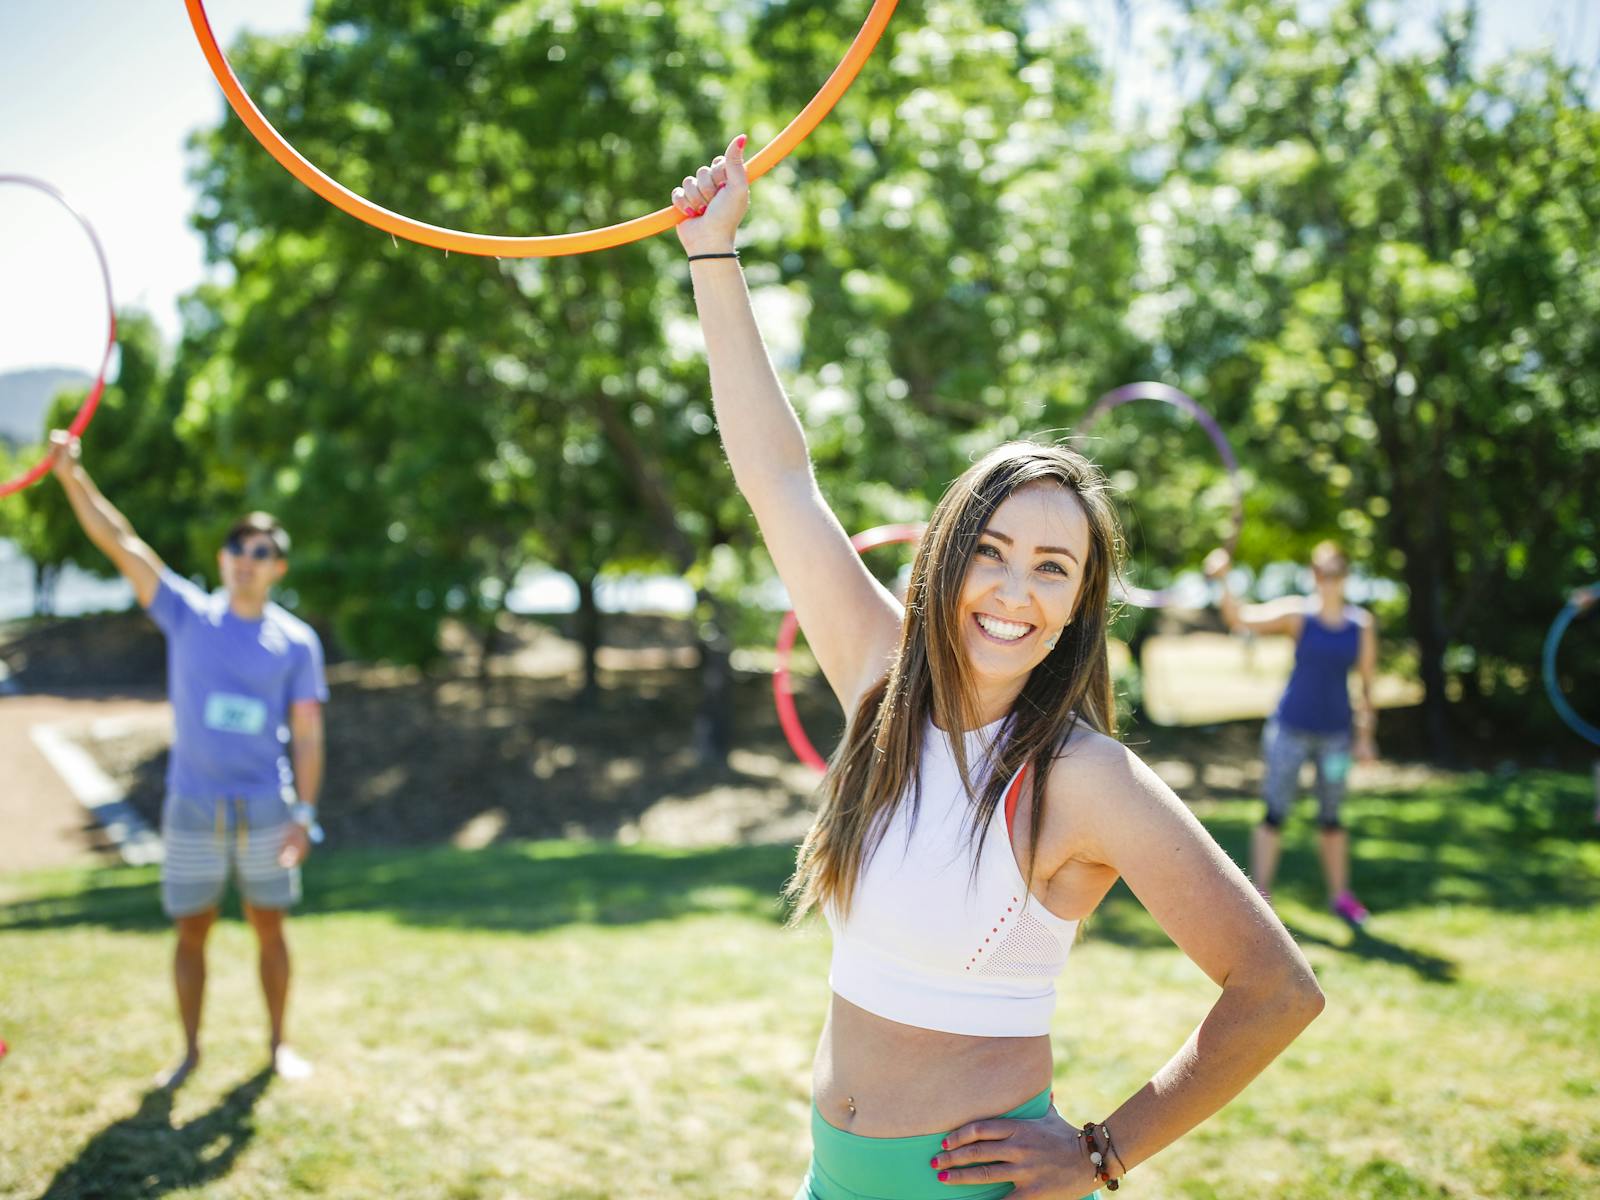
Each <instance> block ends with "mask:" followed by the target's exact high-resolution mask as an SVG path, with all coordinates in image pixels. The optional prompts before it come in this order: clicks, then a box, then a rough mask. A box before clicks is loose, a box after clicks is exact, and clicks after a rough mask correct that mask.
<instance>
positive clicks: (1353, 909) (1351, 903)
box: [1328, 888, 1372, 929]
mask: <svg viewBox="0 0 1600 1200" xmlns="http://www.w3.org/2000/svg"><path fill="white" fill-rule="evenodd" d="M1328 907H1329V908H1331V909H1332V910H1333V911H1334V914H1335V915H1336V916H1340V917H1343V918H1344V919H1345V920H1346V921H1348V922H1350V924H1352V925H1354V926H1356V927H1357V928H1358V929H1359V928H1360V927H1361V926H1363V925H1365V924H1366V923H1367V918H1368V917H1370V916H1372V914H1371V913H1369V912H1368V911H1367V907H1366V905H1364V904H1362V903H1361V901H1359V900H1357V899H1356V897H1355V893H1354V892H1352V891H1350V890H1349V889H1348V888H1347V889H1345V890H1344V891H1342V892H1340V893H1339V894H1338V895H1337V896H1335V897H1334V898H1333V903H1332V904H1330V905H1328Z"/></svg>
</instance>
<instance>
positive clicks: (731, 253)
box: [689, 250, 739, 262]
mask: <svg viewBox="0 0 1600 1200" xmlns="http://www.w3.org/2000/svg"><path fill="white" fill-rule="evenodd" d="M738 257H739V252H738V251H737V250H726V251H723V252H721V253H718V254H691V255H689V261H690V262H699V261H700V260H701V259H703V258H738Z"/></svg>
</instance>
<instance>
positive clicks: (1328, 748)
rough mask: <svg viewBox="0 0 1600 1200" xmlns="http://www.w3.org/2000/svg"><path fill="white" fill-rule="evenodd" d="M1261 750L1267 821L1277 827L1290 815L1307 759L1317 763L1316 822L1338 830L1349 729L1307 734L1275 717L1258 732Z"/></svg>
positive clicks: (1346, 776) (1346, 777)
mask: <svg viewBox="0 0 1600 1200" xmlns="http://www.w3.org/2000/svg"><path fill="white" fill-rule="evenodd" d="M1261 752H1262V755H1263V757H1264V758H1265V759H1266V764H1267V775H1266V780H1265V782H1264V783H1263V785H1262V796H1263V798H1264V799H1265V800H1266V802H1267V814H1266V816H1265V817H1264V818H1263V820H1264V821H1265V822H1266V824H1268V825H1271V826H1272V827H1273V828H1275V829H1276V828H1277V827H1278V826H1280V825H1282V824H1283V822H1284V818H1286V817H1287V816H1288V815H1289V806H1290V805H1291V804H1293V803H1294V799H1295V796H1296V795H1298V794H1299V791H1300V768H1301V767H1303V766H1304V765H1305V763H1306V760H1307V759H1310V760H1311V761H1312V762H1313V763H1315V764H1316V768H1317V778H1316V793H1317V824H1319V825H1321V826H1322V827H1323V828H1324V829H1339V828H1342V824H1341V822H1340V820H1339V806H1340V805H1341V804H1342V803H1343V802H1344V796H1345V791H1346V788H1347V784H1348V781H1349V778H1350V731H1349V730H1345V731H1343V732H1341V733H1310V732H1308V731H1306V730H1304V729H1291V728H1289V727H1288V726H1287V725H1284V724H1282V723H1281V722H1279V721H1278V720H1277V719H1276V718H1274V719H1273V720H1270V721H1268V722H1267V726H1266V728H1265V729H1264V730H1262V733H1261Z"/></svg>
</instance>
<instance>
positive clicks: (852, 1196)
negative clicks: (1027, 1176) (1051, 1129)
mask: <svg viewBox="0 0 1600 1200" xmlns="http://www.w3.org/2000/svg"><path fill="white" fill-rule="evenodd" d="M1049 1111H1050V1089H1049V1088H1046V1089H1045V1090H1044V1091H1042V1092H1040V1093H1039V1094H1038V1095H1037V1096H1035V1097H1034V1098H1033V1099H1032V1100H1029V1101H1027V1102H1026V1103H1024V1104H1021V1105H1019V1106H1018V1107H1016V1108H1013V1109H1012V1110H1011V1111H1010V1112H1008V1113H1002V1114H1001V1116H1002V1117H1005V1118H1016V1119H1020V1120H1038V1119H1039V1118H1040V1117H1042V1116H1044V1115H1045V1114H1046V1113H1047V1112H1049ZM944 1136H945V1135H944V1134H942V1133H926V1134H922V1135H920V1136H918V1137H899V1138H872V1137H860V1136H858V1135H856V1134H854V1133H846V1132H845V1131H844V1130H842V1129H839V1128H836V1127H835V1126H833V1125H829V1124H828V1123H827V1122H826V1121H824V1120H823V1119H822V1114H821V1113H820V1112H818V1111H817V1106H816V1105H815V1104H813V1105H812V1106H811V1169H810V1170H809V1171H807V1172H806V1177H805V1181H804V1182H803V1183H801V1185H800V1190H799V1191H798V1192H796V1193H795V1194H794V1200H956V1198H957V1197H959V1198H960V1200H998V1198H999V1197H1001V1196H1005V1195H1007V1194H1009V1193H1010V1192H1011V1191H1012V1185H1011V1184H1009V1183H980V1184H950V1183H940V1182H939V1177H938V1174H937V1173H936V1172H935V1171H934V1170H933V1169H932V1168H931V1167H929V1166H928V1160H929V1159H930V1158H932V1157H933V1156H934V1155H935V1154H937V1153H939V1141H940V1139H941V1138H943V1137H944ZM1099 1196H1100V1193H1099V1192H1094V1193H1092V1194H1091V1195H1089V1196H1086V1197H1084V1200H1099Z"/></svg>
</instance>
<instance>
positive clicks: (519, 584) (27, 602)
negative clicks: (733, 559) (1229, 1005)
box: [0, 538, 1400, 621]
mask: <svg viewBox="0 0 1600 1200" xmlns="http://www.w3.org/2000/svg"><path fill="white" fill-rule="evenodd" d="M1309 574H1310V573H1309V571H1307V570H1306V569H1305V568H1303V567H1301V566H1299V565H1298V564H1295V563H1273V564H1271V565H1270V566H1268V567H1267V568H1265V569H1264V571H1263V572H1262V578H1261V581H1260V585H1259V588H1258V589H1257V594H1258V595H1263V596H1278V595H1283V594H1285V593H1288V592H1293V591H1298V590H1306V589H1308V588H1309V586H1310V584H1309V578H1308V576H1309ZM1176 591H1177V593H1178V595H1177V597H1176V602H1177V604H1178V605H1179V606H1180V607H1181V606H1192V607H1201V606H1203V605H1204V604H1205V603H1206V602H1207V596H1208V593H1209V586H1208V584H1207V583H1206V581H1205V580H1204V579H1203V578H1201V577H1200V576H1199V575H1198V574H1197V573H1192V574H1186V575H1184V576H1181V577H1180V578H1179V580H1178V586H1177V588H1176ZM1347 594H1348V595H1349V597H1350V601H1351V603H1353V604H1366V603H1370V602H1371V601H1373V600H1389V599H1392V598H1393V597H1395V596H1397V595H1399V594H1400V587H1399V585H1398V584H1396V583H1395V582H1394V581H1393V580H1389V579H1370V578H1362V577H1360V576H1356V577H1353V578H1352V579H1351V580H1350V583H1349V586H1348V592H1347ZM745 601H746V602H747V603H751V604H755V605H757V606H759V607H762V608H766V609H770V610H773V611H780V612H781V611H782V610H783V609H785V608H787V607H788V606H789V601H788V597H787V596H786V595H785V594H784V591H783V588H782V587H781V586H779V585H777V584H776V582H775V581H774V583H773V585H772V586H769V587H763V588H757V589H753V590H752V592H751V594H749V595H747V596H746V597H745ZM595 602H596V603H597V604H598V605H599V607H600V610H601V611H602V612H616V613H662V614H665V615H668V616H676V617H682V616H687V615H688V614H689V613H691V612H693V611H694V589H693V588H692V587H690V586H689V584H688V583H687V582H685V581H684V580H682V579H680V578H678V577H677V576H675V575H621V576H617V577H615V578H611V579H602V580H601V581H600V582H599V583H598V584H597V585H596V586H595ZM132 607H133V589H132V588H131V587H129V586H128V584H127V583H126V582H125V581H124V580H121V579H96V578H95V577H94V576H93V575H90V574H89V573H88V572H86V571H80V570H78V568H76V567H72V566H69V567H67V568H66V570H65V571H63V572H62V575H61V579H60V582H58V583H57V584H56V612H57V614H58V615H60V616H64V617H75V616H79V615H81V614H83V613H92V612H120V611H122V610H123V609H126V608H132ZM506 607H507V608H509V609H510V610H511V611H512V612H514V613H570V612H573V611H574V610H576V609H577V607H578V586H577V584H575V583H573V582H572V579H571V577H570V576H567V575H563V574H562V573H561V572H560V571H551V570H548V569H545V568H534V567H529V568H528V569H526V570H524V571H523V572H522V573H521V574H520V575H518V576H517V579H516V583H515V584H514V585H513V586H512V588H511V595H510V596H509V597H508V598H507V601H506ZM36 611H37V609H36V606H35V597H34V594H33V563H32V562H30V561H29V560H28V559H27V558H25V557H23V555H22V552H21V551H20V550H18V549H17V547H16V545H15V544H14V543H12V542H9V541H7V540H6V539H4V538H0V621H10V620H15V619H17V618H19V617H31V616H33V615H35V613H36Z"/></svg>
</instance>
